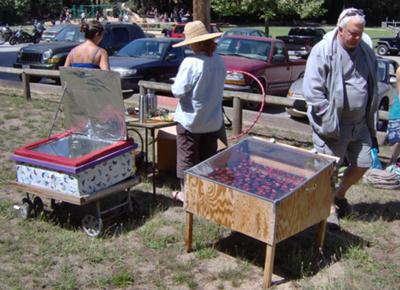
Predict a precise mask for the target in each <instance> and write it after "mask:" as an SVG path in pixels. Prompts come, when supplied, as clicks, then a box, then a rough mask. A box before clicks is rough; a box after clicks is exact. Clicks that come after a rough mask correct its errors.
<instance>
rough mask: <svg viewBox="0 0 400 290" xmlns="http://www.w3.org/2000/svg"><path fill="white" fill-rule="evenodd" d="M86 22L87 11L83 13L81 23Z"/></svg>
mask: <svg viewBox="0 0 400 290" xmlns="http://www.w3.org/2000/svg"><path fill="white" fill-rule="evenodd" d="M85 21H86V13H85V11H82V12H81V23H82V22H85Z"/></svg>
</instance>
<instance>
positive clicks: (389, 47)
mask: <svg viewBox="0 0 400 290" xmlns="http://www.w3.org/2000/svg"><path fill="white" fill-rule="evenodd" d="M399 51H400V31H399V32H397V34H396V36H395V37H382V38H379V39H378V42H377V45H376V52H377V53H378V54H379V55H387V54H391V55H397V54H398V53H399Z"/></svg>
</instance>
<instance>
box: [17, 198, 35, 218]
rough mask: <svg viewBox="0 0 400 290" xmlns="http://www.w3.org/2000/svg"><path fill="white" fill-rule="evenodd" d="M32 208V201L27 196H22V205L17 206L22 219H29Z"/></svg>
mask: <svg viewBox="0 0 400 290" xmlns="http://www.w3.org/2000/svg"><path fill="white" fill-rule="evenodd" d="M32 209H33V208H32V202H31V201H30V200H29V199H27V198H23V199H22V205H21V206H20V207H19V216H20V217H21V218H22V219H23V220H26V219H29V218H30V217H32Z"/></svg>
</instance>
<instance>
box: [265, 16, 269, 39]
mask: <svg viewBox="0 0 400 290" xmlns="http://www.w3.org/2000/svg"><path fill="white" fill-rule="evenodd" d="M264 29H265V34H266V35H269V18H268V15H267V14H265V15H264Z"/></svg>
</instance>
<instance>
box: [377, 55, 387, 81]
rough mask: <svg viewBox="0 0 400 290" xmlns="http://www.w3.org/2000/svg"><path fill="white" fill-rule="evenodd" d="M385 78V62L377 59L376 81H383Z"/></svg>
mask: <svg viewBox="0 0 400 290" xmlns="http://www.w3.org/2000/svg"><path fill="white" fill-rule="evenodd" d="M385 80H386V64H385V62H384V61H381V60H378V81H380V82H385Z"/></svg>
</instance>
